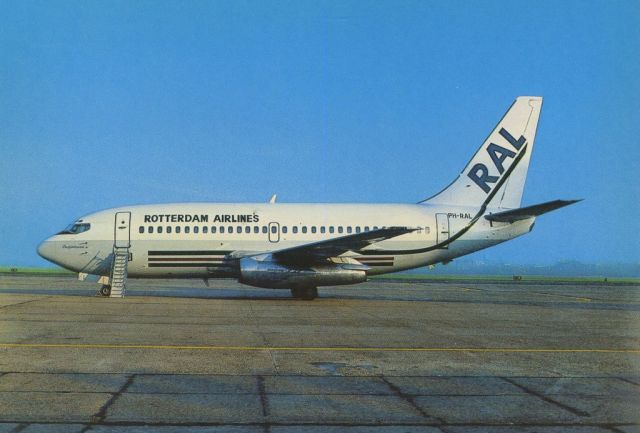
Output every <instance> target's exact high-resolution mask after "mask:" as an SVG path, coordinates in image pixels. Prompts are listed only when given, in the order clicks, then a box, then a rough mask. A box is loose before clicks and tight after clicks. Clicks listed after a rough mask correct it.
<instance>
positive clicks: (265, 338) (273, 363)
mask: <svg viewBox="0 0 640 433" xmlns="http://www.w3.org/2000/svg"><path fill="white" fill-rule="evenodd" d="M249 311H251V316H252V319H254V320H255V314H254V313H255V312H254V311H253V305H252V302H249ZM255 323H256V324H255V327H256V332H257V333H258V335H259V336H260V338H261V339H262V344H263V346H264V347H265V348H267V349H266V351H267V353H268V354H269V358H270V359H271V365H272V366H273V371H275V373H276V374H280V372H279V370H278V363H277V362H276V358H275V357H274V356H273V351H272V350H270V349H269V342H268V341H267V336H266V335H265V333H264V332H263V331H262V329H261V328H260V322H259V321H255Z"/></svg>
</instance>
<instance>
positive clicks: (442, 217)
mask: <svg viewBox="0 0 640 433" xmlns="http://www.w3.org/2000/svg"><path fill="white" fill-rule="evenodd" d="M448 240H449V215H448V214H446V213H437V214H436V244H440V243H442V242H446V241H448ZM448 247H449V245H445V246H444V247H442V248H448Z"/></svg>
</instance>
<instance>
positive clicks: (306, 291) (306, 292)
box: [291, 287, 318, 301]
mask: <svg viewBox="0 0 640 433" xmlns="http://www.w3.org/2000/svg"><path fill="white" fill-rule="evenodd" d="M291 296H293V297H294V298H296V299H302V300H305V301H312V300H314V299H316V298H317V297H318V288H317V287H296V288H294V289H291Z"/></svg>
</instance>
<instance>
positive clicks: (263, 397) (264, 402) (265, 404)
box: [256, 375, 269, 417]
mask: <svg viewBox="0 0 640 433" xmlns="http://www.w3.org/2000/svg"><path fill="white" fill-rule="evenodd" d="M256 382H257V384H258V392H259V393H260V405H261V406H262V416H264V417H267V416H269V400H268V399H267V393H266V391H265V386H264V376H262V375H257V376H256Z"/></svg>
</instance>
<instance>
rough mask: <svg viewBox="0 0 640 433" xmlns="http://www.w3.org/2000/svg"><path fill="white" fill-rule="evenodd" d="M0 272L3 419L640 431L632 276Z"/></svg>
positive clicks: (81, 424)
mask: <svg viewBox="0 0 640 433" xmlns="http://www.w3.org/2000/svg"><path fill="white" fill-rule="evenodd" d="M211 284H212V287H211V288H206V287H204V284H203V283H202V282H201V281H185V280H175V281H172V280H130V282H129V288H128V292H127V295H128V296H127V297H126V298H124V299H104V298H99V297H95V296H94V294H95V291H96V290H97V285H94V284H91V283H85V282H79V281H76V280H75V279H73V278H69V277H35V276H13V275H0V432H27V433H32V432H87V431H90V432H120V431H121V432H142V431H149V430H153V431H159V432H164V433H169V432H198V433H205V432H207V433H209V432H272V433H276V432H277V433H284V432H287V433H289V432H291V433H293V432H343V431H346V432H375V433H378V432H445V433H458V432H478V433H479V432H514V431H522V432H538V433H545V432H558V433H559V432H594V433H595V432H609V433H610V432H617V433H620V432H625V433H632V432H636V433H637V432H640V287H639V286H637V285H617V284H615V285H614V284H606V283H602V284H548V283H547V284H545V283H539V284H534V283H528V282H513V283H496V282H493V283H492V282H482V281H476V282H466V281H465V282H460V281H456V282H424V281H398V280H387V281H380V280H376V281H372V282H368V283H365V284H361V285H357V286H348V287H338V288H320V298H319V299H317V300H315V301H300V300H293V299H291V298H290V295H289V293H288V292H287V291H273V290H261V289H251V288H245V287H243V286H241V285H239V284H237V283H235V282H233V281H228V280H219V281H211Z"/></svg>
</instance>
